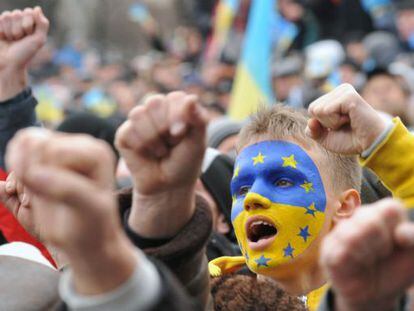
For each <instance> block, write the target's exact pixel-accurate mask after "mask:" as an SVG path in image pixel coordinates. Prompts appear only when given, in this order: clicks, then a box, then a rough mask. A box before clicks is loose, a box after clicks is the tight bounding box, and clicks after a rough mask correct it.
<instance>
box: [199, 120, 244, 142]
mask: <svg viewBox="0 0 414 311" xmlns="http://www.w3.org/2000/svg"><path fill="white" fill-rule="evenodd" d="M243 125H244V123H243V122H240V121H235V120H232V119H230V118H228V117H221V118H218V119H216V120H213V121H212V122H210V124H209V125H208V128H207V145H208V146H209V147H211V148H218V147H219V146H220V144H221V143H222V142H223V141H224V140H225V139H226V138H228V137H230V136H233V135H237V134H239V132H240V130H241V128H242V126H243Z"/></svg>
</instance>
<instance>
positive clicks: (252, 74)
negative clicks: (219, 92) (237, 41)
mask: <svg viewBox="0 0 414 311" xmlns="http://www.w3.org/2000/svg"><path fill="white" fill-rule="evenodd" d="M276 4H277V1H275V0H252V3H251V8H250V13H249V22H248V24H247V29H246V34H245V39H244V43H243V50H242V55H241V58H240V61H239V65H238V68H237V72H236V77H235V81H234V86H233V90H232V97H231V101H230V108H229V115H230V116H231V117H232V118H234V119H245V118H246V117H248V116H249V115H250V114H252V113H253V112H255V111H256V109H257V107H258V106H259V104H260V103H262V102H263V103H267V102H272V101H273V95H272V88H271V79H270V77H271V76H270V71H271V70H270V68H271V57H272V41H273V38H272V26H273V25H274V20H275V19H276V18H277V12H276Z"/></svg>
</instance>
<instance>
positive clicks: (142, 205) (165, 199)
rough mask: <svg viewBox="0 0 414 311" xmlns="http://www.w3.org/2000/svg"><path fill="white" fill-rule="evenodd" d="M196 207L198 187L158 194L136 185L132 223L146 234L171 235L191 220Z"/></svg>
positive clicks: (130, 225)
mask: <svg viewBox="0 0 414 311" xmlns="http://www.w3.org/2000/svg"><path fill="white" fill-rule="evenodd" d="M194 211H195V191H194V187H192V186H190V187H183V188H179V189H175V190H174V191H166V192H162V193H158V194H154V195H142V194H140V193H139V192H138V191H136V190H135V189H134V192H133V198H132V208H131V213H130V215H129V218H128V225H129V227H130V228H131V229H132V230H133V231H134V232H136V233H137V234H138V235H140V236H142V237H146V238H171V237H173V236H175V235H176V234H178V233H179V232H180V230H181V229H182V228H183V227H184V226H185V225H186V224H187V223H188V222H189V221H190V219H191V217H192V216H193V214H194Z"/></svg>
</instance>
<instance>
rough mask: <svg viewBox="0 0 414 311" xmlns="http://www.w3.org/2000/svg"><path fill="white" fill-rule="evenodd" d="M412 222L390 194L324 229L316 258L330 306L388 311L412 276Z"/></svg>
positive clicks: (344, 309)
mask: <svg viewBox="0 0 414 311" xmlns="http://www.w3.org/2000/svg"><path fill="white" fill-rule="evenodd" d="M413 258H414V225H413V224H412V223H410V222H408V221H407V216H406V209H405V208H404V206H403V205H402V204H401V203H400V202H398V201H393V200H391V199H386V200H383V201H379V202H376V203H374V204H372V205H371V206H367V207H364V208H360V209H358V210H357V211H356V213H355V214H354V215H353V216H352V217H351V218H349V219H347V220H343V221H341V222H339V223H338V225H337V226H336V227H335V228H334V229H333V230H332V232H331V233H329V234H328V235H327V236H326V238H325V239H324V241H323V244H322V247H321V255H320V263H321V266H322V268H323V269H324V270H325V273H326V275H327V277H328V280H329V284H331V286H332V290H333V292H334V294H335V310H338V311H359V310H361V311H362V310H364V311H365V310H378V311H381V310H384V311H385V310H393V309H394V307H395V306H397V305H398V302H399V298H400V297H401V296H402V295H403V294H404V292H405V290H406V289H407V288H408V287H409V286H410V285H411V284H412V281H413V278H414V272H413V271H414V261H413Z"/></svg>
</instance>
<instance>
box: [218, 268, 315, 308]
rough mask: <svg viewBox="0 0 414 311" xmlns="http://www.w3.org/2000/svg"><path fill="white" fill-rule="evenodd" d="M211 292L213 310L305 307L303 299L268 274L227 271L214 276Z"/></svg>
mask: <svg viewBox="0 0 414 311" xmlns="http://www.w3.org/2000/svg"><path fill="white" fill-rule="evenodd" d="M211 294H212V296H213V300H214V310H217V311H218V310H220V311H221V310H226V311H244V310H246V311H259V310H260V311H304V310H307V309H306V307H305V305H304V304H303V302H302V301H301V300H300V299H299V298H298V297H295V296H291V295H289V294H288V293H286V292H285V291H284V290H282V289H281V288H280V286H278V284H277V283H276V282H275V281H273V280H271V279H269V278H265V277H262V278H256V276H252V275H240V274H228V275H224V276H222V277H220V278H213V279H212V285H211Z"/></svg>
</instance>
